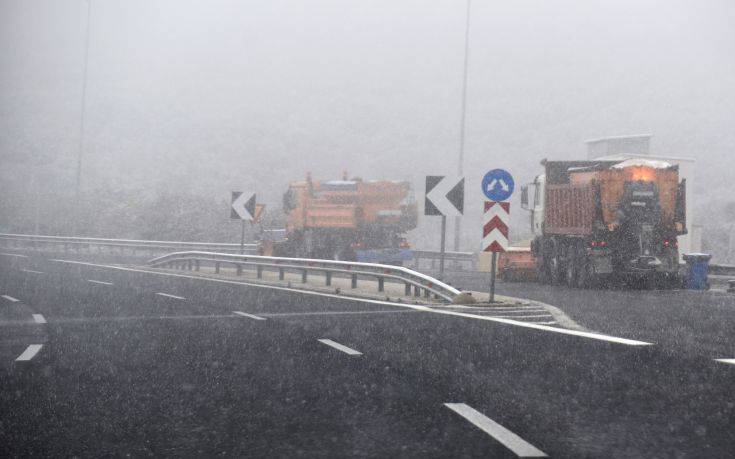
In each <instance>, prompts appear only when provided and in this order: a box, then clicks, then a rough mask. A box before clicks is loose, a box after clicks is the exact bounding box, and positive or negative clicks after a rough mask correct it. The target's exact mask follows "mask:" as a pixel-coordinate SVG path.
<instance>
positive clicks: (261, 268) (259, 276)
mask: <svg viewBox="0 0 735 459" xmlns="http://www.w3.org/2000/svg"><path fill="white" fill-rule="evenodd" d="M262 278H263V267H262V266H261V265H258V279H262Z"/></svg>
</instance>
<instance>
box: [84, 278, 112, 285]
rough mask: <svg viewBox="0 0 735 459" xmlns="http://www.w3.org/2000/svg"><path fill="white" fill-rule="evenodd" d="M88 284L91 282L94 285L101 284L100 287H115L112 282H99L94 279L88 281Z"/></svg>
mask: <svg viewBox="0 0 735 459" xmlns="http://www.w3.org/2000/svg"><path fill="white" fill-rule="evenodd" d="M87 282H91V283H93V284H100V285H113V283H112V282H104V281H98V280H94V279H87Z"/></svg>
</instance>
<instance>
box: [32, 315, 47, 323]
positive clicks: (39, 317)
mask: <svg viewBox="0 0 735 459" xmlns="http://www.w3.org/2000/svg"><path fill="white" fill-rule="evenodd" d="M33 320H34V321H35V322H36V323H37V324H45V323H46V318H45V317H43V315H42V314H33Z"/></svg>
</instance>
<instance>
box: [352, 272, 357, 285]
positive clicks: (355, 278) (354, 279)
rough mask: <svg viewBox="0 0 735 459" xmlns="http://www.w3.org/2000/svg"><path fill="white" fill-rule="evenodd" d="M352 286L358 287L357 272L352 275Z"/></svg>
mask: <svg viewBox="0 0 735 459" xmlns="http://www.w3.org/2000/svg"><path fill="white" fill-rule="evenodd" d="M352 288H357V274H353V275H352Z"/></svg>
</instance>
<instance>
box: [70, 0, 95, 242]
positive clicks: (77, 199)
mask: <svg viewBox="0 0 735 459" xmlns="http://www.w3.org/2000/svg"><path fill="white" fill-rule="evenodd" d="M85 3H86V4H87V24H86V25H87V29H86V31H85V34H84V65H83V72H82V104H81V111H80V114H79V147H78V149H77V173H76V181H75V185H74V218H73V219H72V224H71V227H72V236H77V225H78V222H79V218H80V216H81V212H80V211H81V185H82V158H83V157H84V114H85V112H86V110H85V108H86V105H87V66H88V62H89V19H90V17H91V12H92V0H86V2H85Z"/></svg>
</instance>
